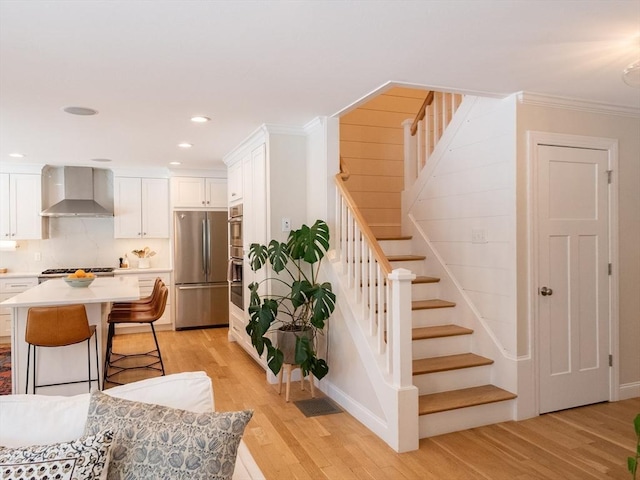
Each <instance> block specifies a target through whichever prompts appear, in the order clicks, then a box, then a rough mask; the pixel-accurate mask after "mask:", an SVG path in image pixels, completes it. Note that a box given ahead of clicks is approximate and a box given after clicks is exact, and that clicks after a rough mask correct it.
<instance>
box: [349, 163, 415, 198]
mask: <svg viewBox="0 0 640 480" xmlns="http://www.w3.org/2000/svg"><path fill="white" fill-rule="evenodd" d="M342 160H343V161H344V162H345V164H346V166H347V168H348V169H349V173H350V174H351V175H371V176H378V177H379V176H383V177H385V176H390V177H402V175H401V174H399V172H398V169H399V168H401V167H402V166H403V164H402V162H399V161H397V160H376V159H371V158H351V157H343V158H342ZM347 186H349V182H348V181H347ZM349 191H351V188H349Z"/></svg>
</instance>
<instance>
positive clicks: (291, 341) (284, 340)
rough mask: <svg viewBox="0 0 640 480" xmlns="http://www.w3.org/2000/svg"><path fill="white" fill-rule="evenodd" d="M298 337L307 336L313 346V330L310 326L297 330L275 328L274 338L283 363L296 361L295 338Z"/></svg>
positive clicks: (293, 363) (292, 363)
mask: <svg viewBox="0 0 640 480" xmlns="http://www.w3.org/2000/svg"><path fill="white" fill-rule="evenodd" d="M298 337H307V338H308V339H309V341H310V342H311V345H312V346H313V330H312V329H311V328H305V329H304V330H303V329H299V330H282V329H281V328H279V329H278V330H277V336H276V340H277V342H278V348H279V349H280V351H282V355H283V356H284V361H283V363H289V364H291V365H295V363H296V339H297V338H298Z"/></svg>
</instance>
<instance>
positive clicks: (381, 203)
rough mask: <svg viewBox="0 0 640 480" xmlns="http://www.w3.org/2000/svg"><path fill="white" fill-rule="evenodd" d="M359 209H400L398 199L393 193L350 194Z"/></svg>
mask: <svg viewBox="0 0 640 480" xmlns="http://www.w3.org/2000/svg"><path fill="white" fill-rule="evenodd" d="M351 196H352V197H353V199H354V200H355V201H356V203H357V204H358V206H359V207H360V208H391V209H393V208H400V197H398V195H396V194H395V192H351Z"/></svg>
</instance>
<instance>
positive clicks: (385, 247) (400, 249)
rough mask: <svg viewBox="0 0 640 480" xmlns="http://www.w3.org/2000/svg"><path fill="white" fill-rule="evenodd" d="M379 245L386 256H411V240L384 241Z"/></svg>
mask: <svg viewBox="0 0 640 480" xmlns="http://www.w3.org/2000/svg"><path fill="white" fill-rule="evenodd" d="M378 244H379V245H380V248H382V251H383V252H384V253H385V255H410V254H411V240H382V241H379V242H378Z"/></svg>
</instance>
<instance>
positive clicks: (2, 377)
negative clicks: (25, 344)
mask: <svg viewBox="0 0 640 480" xmlns="http://www.w3.org/2000/svg"><path fill="white" fill-rule="evenodd" d="M0 395H11V346H10V345H0Z"/></svg>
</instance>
